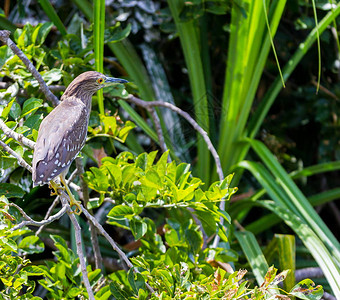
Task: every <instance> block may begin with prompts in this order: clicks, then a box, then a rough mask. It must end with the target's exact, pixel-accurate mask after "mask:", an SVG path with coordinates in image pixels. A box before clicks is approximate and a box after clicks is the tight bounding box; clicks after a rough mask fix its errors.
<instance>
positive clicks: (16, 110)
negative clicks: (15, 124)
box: [9, 102, 21, 120]
mask: <svg viewBox="0 0 340 300" xmlns="http://www.w3.org/2000/svg"><path fill="white" fill-rule="evenodd" d="M20 113H21V107H20V105H19V103H18V102H14V103H13V105H12V107H11V111H10V112H9V114H10V116H11V117H12V118H13V119H15V120H17V119H18V118H19V116H20Z"/></svg>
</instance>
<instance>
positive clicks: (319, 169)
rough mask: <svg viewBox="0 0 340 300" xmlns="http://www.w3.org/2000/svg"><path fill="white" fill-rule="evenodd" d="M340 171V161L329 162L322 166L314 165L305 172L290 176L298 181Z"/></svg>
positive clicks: (294, 173)
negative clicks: (302, 178)
mask: <svg viewBox="0 0 340 300" xmlns="http://www.w3.org/2000/svg"><path fill="white" fill-rule="evenodd" d="M337 170H340V161H334V162H327V163H322V164H317V165H313V166H310V167H306V168H304V169H303V170H298V171H294V172H292V173H290V174H289V176H290V177H291V178H293V179H298V178H301V177H307V176H312V175H316V174H320V173H325V172H332V171H337Z"/></svg>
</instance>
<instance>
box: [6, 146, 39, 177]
mask: <svg viewBox="0 0 340 300" xmlns="http://www.w3.org/2000/svg"><path fill="white" fill-rule="evenodd" d="M0 146H1V147H2V148H3V149H4V150H5V151H6V152H8V153H9V154H11V155H12V156H14V157H15V158H16V159H17V161H18V164H19V165H20V166H22V167H23V168H25V169H27V170H28V171H30V172H31V173H32V167H31V166H30V165H29V164H28V163H27V162H26V161H25V160H24V159H23V158H22V157H21V156H20V155H19V154H18V153H16V152H15V151H14V150H12V149H11V147H9V146H8V145H7V144H5V143H4V142H3V141H1V140H0Z"/></svg>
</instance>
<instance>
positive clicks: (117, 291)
mask: <svg viewBox="0 0 340 300" xmlns="http://www.w3.org/2000/svg"><path fill="white" fill-rule="evenodd" d="M110 291H111V293H112V295H113V296H114V297H115V299H117V300H126V299H129V295H128V294H127V293H126V292H125V291H124V290H123V289H122V287H121V285H120V284H119V283H118V282H111V283H110Z"/></svg>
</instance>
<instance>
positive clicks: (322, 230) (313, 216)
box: [249, 140, 340, 265]
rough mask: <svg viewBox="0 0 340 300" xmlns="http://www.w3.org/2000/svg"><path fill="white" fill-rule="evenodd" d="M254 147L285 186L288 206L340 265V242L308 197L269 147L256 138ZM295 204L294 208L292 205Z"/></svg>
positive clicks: (253, 142)
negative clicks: (312, 231)
mask: <svg viewBox="0 0 340 300" xmlns="http://www.w3.org/2000/svg"><path fill="white" fill-rule="evenodd" d="M249 142H250V144H251V147H252V149H253V150H254V151H255V152H256V154H257V155H258V156H259V157H260V158H261V160H262V162H263V163H264V164H265V165H266V167H267V168H268V170H270V172H271V173H272V174H273V175H274V177H275V179H276V180H277V181H278V183H279V185H280V186H281V187H282V188H283V190H284V191H285V193H286V194H287V196H288V197H289V199H290V202H289V203H288V206H287V208H288V207H289V208H290V209H291V210H292V212H294V213H295V214H297V216H300V217H301V218H302V219H303V220H304V221H305V222H306V224H308V225H309V226H310V227H311V228H312V229H313V230H314V231H315V233H316V234H317V235H318V237H319V238H320V239H321V240H322V241H323V242H324V243H325V245H326V247H327V248H328V249H329V251H330V252H331V253H332V255H334V257H335V259H336V260H337V262H338V264H339V265H340V243H339V242H338V240H337V239H336V238H335V237H334V235H333V233H332V232H331V231H330V230H329V228H328V227H327V226H326V224H325V223H324V222H323V220H322V219H321V218H320V216H319V215H318V214H317V212H316V211H315V210H314V208H313V207H312V205H311V204H310V203H309V201H308V200H307V198H306V197H305V196H304V194H303V193H302V192H301V190H300V189H299V188H298V187H297V185H296V184H295V183H294V181H293V180H292V179H291V178H290V177H289V175H288V174H287V173H286V171H285V170H284V169H283V167H282V166H281V165H280V164H279V162H278V161H277V159H276V158H275V156H274V155H273V154H272V153H271V152H270V151H269V150H268V149H267V147H266V146H265V145H264V144H263V143H261V142H259V141H256V140H250V141H249ZM292 205H293V206H294V208H293V209H292V208H291V206H292Z"/></svg>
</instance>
